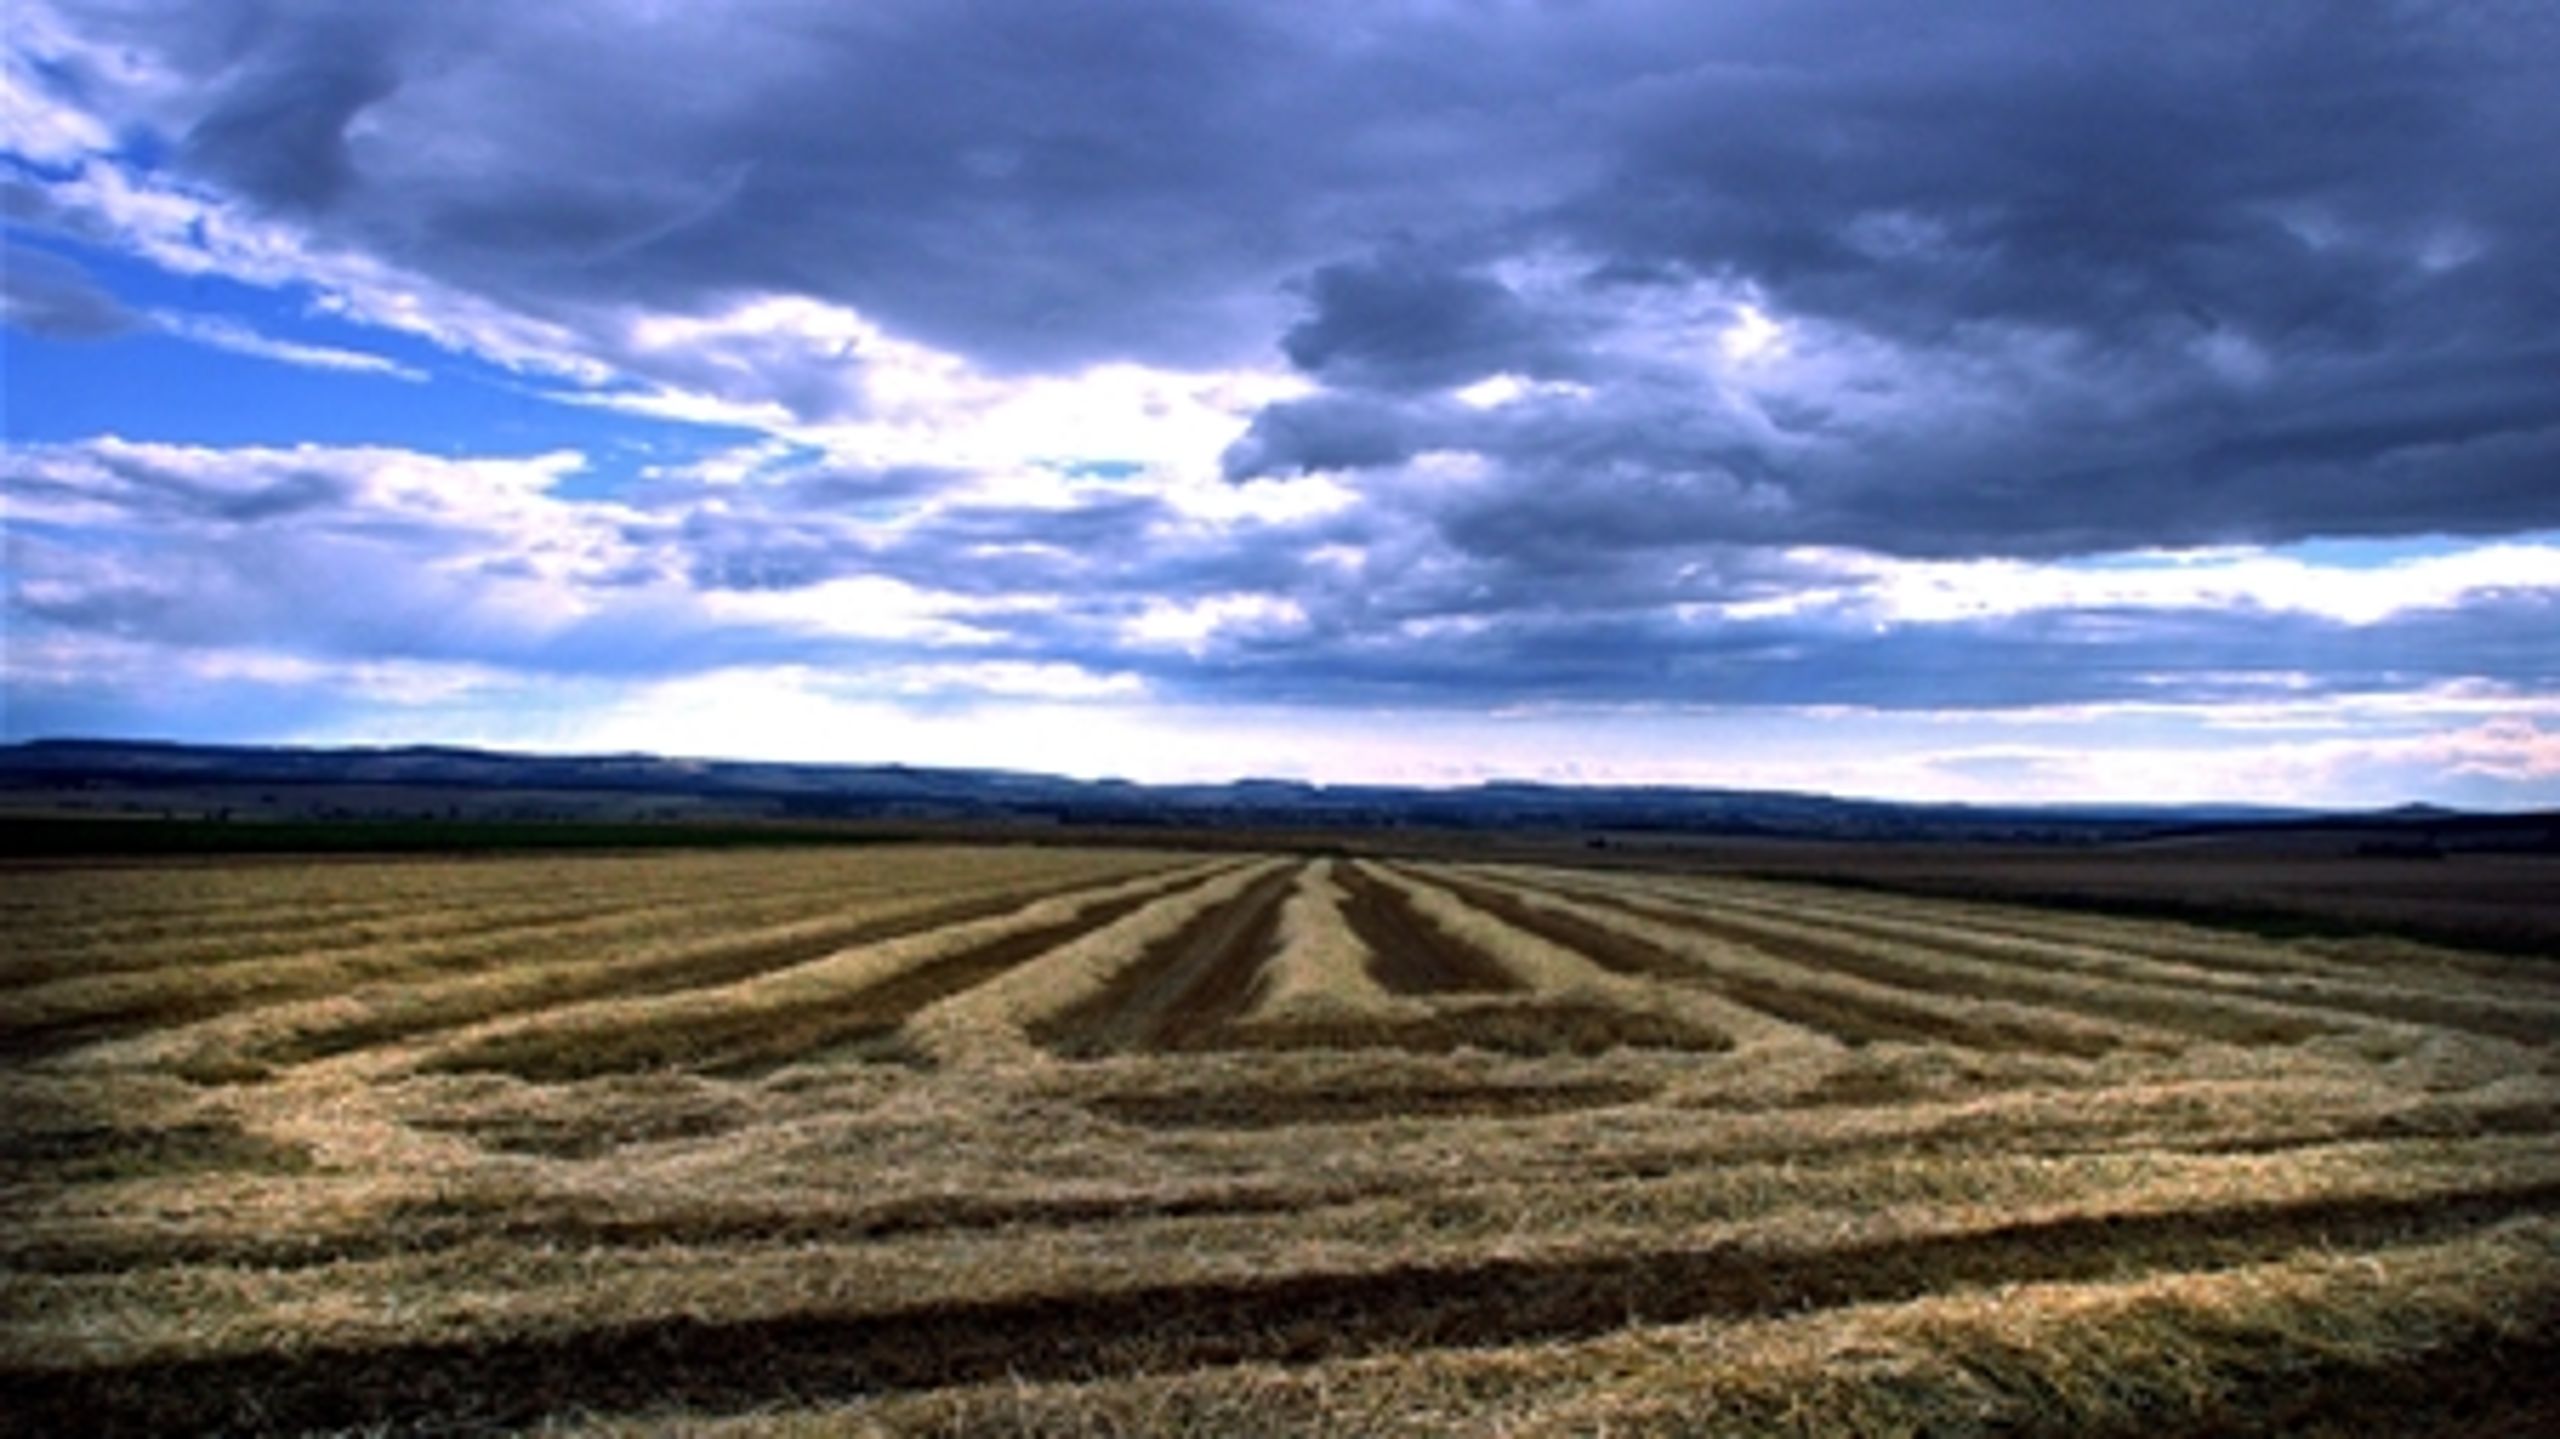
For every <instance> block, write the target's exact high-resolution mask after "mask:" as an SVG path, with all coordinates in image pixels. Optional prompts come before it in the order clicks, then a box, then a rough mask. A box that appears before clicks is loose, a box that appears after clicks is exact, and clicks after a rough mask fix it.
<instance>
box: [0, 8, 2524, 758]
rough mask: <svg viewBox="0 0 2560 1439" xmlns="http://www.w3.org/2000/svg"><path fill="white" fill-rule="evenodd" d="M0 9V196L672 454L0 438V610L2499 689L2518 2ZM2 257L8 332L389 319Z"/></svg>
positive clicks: (1013, 660)
mask: <svg viewBox="0 0 2560 1439" xmlns="http://www.w3.org/2000/svg"><path fill="white" fill-rule="evenodd" d="M23 8H24V10H25V11H26V14H25V16H24V17H23V18H22V20H20V21H19V22H18V23H15V24H14V25H13V33H12V36H11V50H10V58H9V67H10V68H9V70H8V72H7V78H8V80H9V84H8V87H7V98H6V100H5V102H0V144H5V146H6V149H7V152H8V155H9V159H8V161H7V162H6V171H5V174H0V183H5V186H6V195H7V201H8V206H9V212H10V214H11V216H12V218H13V221H15V222H16V223H17V224H19V225H20V226H22V227H23V228H24V229H25V230H26V232H27V233H28V234H29V235H30V236H31V237H33V239H34V242H35V244H38V245H41V244H54V243H56V242H57V241H58V240H60V239H63V238H68V239H70V240H73V241H76V242H78V243H79V244H80V245H85V246H94V247H105V248H112V249H117V250H120V251H122V252H124V253H126V254H128V255H130V256H132V257H135V258H137V259H139V260H141V261H144V262H147V263H149V264H151V265H154V266H157V267H159V268H161V269H163V270H166V271H168V272H171V273H173V274H179V275H218V276H223V277H227V278H230V279H234V280H239V281H243V282H246V283H248V284H252V285H258V286H264V287H268V288H271V289H276V290H280V291H285V292H288V293H290V294H292V295H294V296H296V297H298V298H300V299H302V300H304V301H305V302H307V303H309V304H311V305H313V306H315V307H317V308H319V309H321V310H323V311H326V312H328V313H330V314H331V315H333V316H334V317H336V318H338V319H341V320H345V321H348V322H352V323H354V324H357V325H363V326H372V327H377V328H381V329H387V330H396V331H399V332H402V333H405V334H408V335H412V336H418V337H423V338H425V339H427V340H429V341H432V342H433V343H435V344H438V345H442V346H445V347H447V348H450V349H453V350H456V351H460V352H464V353H467V354H469V355H472V356H476V357H478V358H480V359H482V360H486V361H489V362H491V363H494V364H497V365H500V366H504V367H506V368H508V369H510V370H513V371H516V372H517V375H518V377H519V382H520V383H523V384H525V385H527V386H529V387H530V388H531V389H533V390H534V391H535V392H536V393H538V394H540V395H543V396H546V397H549V398H552V399H557V400H560V401H563V402H567V403H575V404H578V405H583V406H588V407H591V408H592V409H595V410H600V411H603V412H606V414H605V416H604V418H607V419H610V418H612V417H613V414H612V412H625V413H631V414H645V415H649V416H654V417H659V418H662V419H674V420H680V421H694V422H700V423H703V424H706V425H713V426H718V427H722V430H723V432H724V435H725V438H724V439H723V440H722V441H721V442H720V445H719V447H718V448H717V451H716V452H715V453H709V454H706V455H696V456H694V457H692V458H689V459H688V458H681V457H678V458H667V457H654V456H653V457H651V459H650V460H649V461H648V462H646V463H645V464H641V465H638V466H636V467H635V469H636V470H637V471H638V472H637V473H636V474H634V475H632V476H629V477H616V478H614V479H612V480H606V479H604V478H602V476H601V474H600V472H599V470H598V469H597V468H596V467H595V465H594V464H593V463H592V462H590V468H589V469H588V470H586V471H580V472H579V473H582V474H585V475H586V476H587V477H588V478H589V480H590V481H591V482H592V485H593V488H592V489H591V491H590V492H588V493H586V494H585V495H584V496H583V497H581V498H571V497H570V496H568V495H566V494H564V493H562V492H560V491H559V490H558V489H557V488H555V486H556V482H557V481H558V480H559V479H560V478H561V477H562V475H563V474H564V473H567V471H566V470H564V469H563V468H562V467H563V466H564V465H567V464H570V463H574V462H571V461H559V460H554V459H526V458H524V457H514V458H507V457H494V456H484V457H477V458H475V457H469V456H459V457H456V456H446V457H443V458H431V457H428V456H426V455H424V454H423V453H420V452H421V451H423V450H425V449H426V448H428V446H427V444H426V442H425V441H423V440H418V441H415V442H412V443H406V444H400V443H385V444H383V445H380V446H375V447H371V448H368V449H344V450H330V451H316V450H315V451H294V450H291V449H289V448H287V449H266V450H254V451H251V450H239V451H211V450H188V449H185V448H184V447H168V446H161V447H153V446H149V445H146V444H142V443H139V442H126V441H114V440H107V439H95V440H92V441H90V442H88V443H85V444H76V445H65V446H57V447H21V448H20V450H19V451H18V452H16V453H13V455H12V457H11V460H10V466H11V468H10V472H9V483H10V485H11V488H12V493H13V503H18V504H23V505H25V506H28V507H29V508H28V509H27V510H26V511H25V513H27V514H30V515H38V516H40V517H42V519H43V522H44V523H45V524H46V525H47V526H51V527H52V528H49V529H47V530H45V531H43V532H41V533H34V532H31V533H30V534H28V535H27V536H25V537H23V538H21V537H18V536H14V535H13V537H12V538H13V543H14V544H15V545H16V546H17V550H16V551H15V552H14V553H13V556H12V559H13V565H12V569H13V584H14V585H15V586H16V588H15V590H14V592H13V599H12V604H13V606H15V607H16V610H17V613H18V614H19V615H21V616H24V617H27V618H28V619H29V620H31V621H33V622H35V623H36V624H38V625H39V626H42V627H47V633H49V634H57V635H67V636H101V635H109V634H114V635H123V636H126V637H128V638H132V637H136V636H140V637H146V638H148V637H153V636H156V637H158V638H159V639H160V640H161V641H163V642H166V643H171V644H178V643H187V644H204V645H216V646H225V645H227V646H231V647H234V648H242V649H255V650H257V651H258V652H260V653H276V654H286V655H303V656H320V655H329V656H335V657H338V658H340V659H344V660H347V661H349V662H353V661H354V660H355V659H357V658H359V657H370V658H373V659H385V658H396V659H399V660H400V661H401V662H404V663H409V662H414V663H421V664H428V663H434V664H446V663H450V664H473V663H493V664H501V665H507V666H515V667H519V668H521V669H523V670H525V671H526V672H540V673H544V674H557V675H565V674H573V673H575V674H627V675H645V676H646V677H647V678H648V680H649V682H651V683H664V684H675V683H680V682H681V676H682V675H684V674H687V673H696V672H708V671H710V670H722V671H724V672H725V671H727V670H738V671H740V672H745V671H750V670H752V671H754V672H756V673H768V672H779V671H780V670H783V669H787V668H789V667H791V666H804V667H824V666H828V665H843V666H847V667H868V670H869V671H870V672H876V673H877V674H879V675H882V676H904V677H905V678H904V679H891V678H884V679H882V681H881V684H882V685H883V686H885V687H887V688H888V689H891V690H895V689H897V688H898V687H899V686H900V685H907V686H909V689H908V691H905V692H912V693H924V692H927V691H930V690H933V689H935V688H936V687H939V686H943V685H945V684H946V683H947V684H949V685H953V686H963V687H965V683H966V682H967V680H968V677H970V676H975V677H978V678H979V679H982V680H984V681H986V683H985V685H984V686H982V687H983V688H985V689H987V690H989V691H990V692H997V693H1015V692H1019V693H1021V694H1025V695H1028V694H1033V693H1039V694H1044V695H1049V696H1052V697H1053V698H1058V699H1059V701H1060V702H1067V701H1068V700H1072V699H1074V698H1075V697H1078V696H1082V697H1084V698H1087V699H1096V698H1101V697H1103V696H1106V695H1108V696H1116V697H1118V698H1120V699H1128V698H1130V697H1131V696H1133V695H1139V694H1143V695H1144V696H1147V697H1149V698H1150V699H1151V700H1156V701H1162V702H1168V703H1169V702H1173V701H1175V700H1192V701H1197V702H1200V703H1234V704H1249V705H1263V704H1272V705H1277V704H1294V705H1307V706H1317V707H1323V706H1363V705H1406V706H1419V707H1424V708H1430V707H1435V706H1436V707H1443V708H1450V709H1457V708H1467V707H1473V708H1476V709H1480V710H1481V709H1485V708H1489V707H1499V706H1506V705H1515V706H1516V705H1530V706H1536V705H1547V704H1568V705H1570V704H1591V705H1602V706H1616V705H1645V704H1666V705H1674V706H1678V705H1689V704H1743V705H1767V706H1826V705H1828V706H1866V707H1873V708H1876V709H1879V710H1889V711H1894V712H1897V713H1917V712H1920V711H1922V710H1925V709H1928V708H1931V707H1941V706H1949V705H1954V706H1978V707H2000V708H2007V709H2011V710H2014V711H2020V712H2023V711H2025V710H2030V709H2037V708H2039V707H2041V708H2043V709H2046V710H2051V709H2052V708H2054V707H2058V706H2072V705H2082V706H2105V705H2115V706H2128V705H2140V704H2146V703H2153V702H2160V701H2163V700H2165V701H2167V702H2171V703H2177V702H2188V701H2192V702H2196V703H2212V704H2217V705H2239V704H2243V703H2246V702H2249V701H2251V700H2252V699H2253V698H2254V699H2263V698H2264V696H2263V693H2262V691H2263V690H2264V689H2265V688H2266V687H2267V686H2268V685H2269V684H2271V683H2273V681H2272V680H2271V678H2270V677H2274V676H2301V677H2304V678H2303V680H2302V683H2301V685H2300V686H2299V689H2298V692H2297V697H2298V698H2301V699H2302V700H2303V701H2304V702H2318V701H2320V700H2322V699H2323V698H2324V697H2329V696H2336V695H2343V694H2349V693H2358V694H2361V693H2377V692H2379V693H2389V692H2432V691H2434V690H2438V689H2441V688H2442V687H2444V686H2448V685H2460V684H2496V685H2501V686H2505V687H2507V691H2506V692H2509V693H2514V694H2518V695H2526V694H2529V693H2533V692H2539V691H2538V688H2537V687H2548V686H2551V685H2554V684H2560V676H2555V675H2554V674H2553V670H2554V661H2553V659H2552V656H2551V654H2550V651H2549V646H2548V644H2547V641H2542V640H2540V639H2539V638H2538V637H2539V636H2541V635H2544V634H2547V633H2548V632H2549V626H2550V624H2551V622H2552V620H2553V618H2554V616H2553V610H2554V607H2555V602H2556V601H2555V584H2554V580H2553V576H2552V573H2551V566H2552V563H2553V550H2552V548H2551V545H2550V543H2549V539H2548V537H2549V534H2550V533H2551V532H2553V531H2555V530H2560V487H2555V486H2554V485H2553V484H2552V483H2550V477H2551V476H2552V475H2553V474H2555V473H2560V388H2555V387H2554V386H2553V385H2552V384H2551V376H2552V375H2553V374H2554V373H2555V372H2560V370H2556V369H2555V367H2560V341H2555V340H2554V339H2553V338H2552V337H2553V336H2555V335H2560V287H2555V285H2554V283H2553V280H2552V278H2551V268H2550V266H2549V264H2548V256H2549V253H2550V250H2551V245H2550V237H2551V236H2552V235H2553V233H2555V229H2560V171H2554V170H2553V169H2552V167H2549V166H2547V165H2541V166H2538V165H2532V164H2529V163H2520V161H2519V159H2518V157H2520V156H2530V155H2538V154H2540V153H2542V152H2545V151H2548V150H2551V149H2553V148H2554V147H2555V146H2560V98H2555V95H2556V94H2560V92H2555V91H2554V90H2553V88H2552V87H2551V86H2550V85H2549V83H2548V75H2547V73H2546V72H2547V69H2548V65H2547V59H2548V57H2549V56H2551V55H2553V54H2555V53H2560V19H2556V18H2555V17H2553V16H2551V15H2548V14H2544V13H2541V12H2539V11H2535V10H2533V9H2531V8H2530V7H2522V8H2519V7H2492V8H2487V9H2476V8H2460V7H2438V6H2423V5H2400V6H2395V5H2385V6H2374V7H2364V8H2361V9H2359V10H2358V11H2356V13H2355V14H2354V16H2353V17H2352V18H2351V19H2349V18H2342V17H2341V15H2340V14H2339V13H2338V12H2336V11H2334V10H2333V9H2331V8H2329V7H2322V6H2308V5H2306V6H2294V5H2277V6H2273V7H2262V8H2260V9H2256V10H2253V11H2251V12H2250V13H2249V14H2248V15H2247V16H2245V17H2243V16H2235V15H2234V14H2232V13H2231V12H2230V11H2229V9H2228V7H2221V6H2213V5H2206V4H2201V3H2196V4H2187V3H2172V4H2164V5H2154V6H2145V7H2138V8H2132V9H2124V10H2121V11H2113V12H2109V13H2104V14H2098V13H2092V12H2089V11H2088V10H2087V9H2085V7H2054V6H2050V5H2044V4H2037V3H2029V0H1959V3H1954V4H1947V5H1934V6H1931V7H1928V8H1927V9H1926V10H1925V11H1908V12H1906V11H1905V10H1903V9H1900V8H1896V7H1889V6H1876V5H1865V4H1850V3H1845V0H1843V3H1827V0H1826V3H1815V4H1801V3H1792V0H1790V3H1775V0H1772V3H1765V4H1764V3H1746V4H1737V5H1718V6H1712V7H1700V6H1696V5H1690V4H1674V3H1668V0H1664V2H1663V3H1654V0H1631V3H1624V4H1613V5H1607V6H1572V7H1567V6H1543V5H1486V6H1446V5H1436V4H1412V5H1385V6H1380V5H1373V4H1365V3H1363V4H1352V3H1348V0H1345V3H1340V4H1336V3H1331V0H1326V3H1319V4H1309V5H1266V6H1254V5H1216V6H1202V5H1194V4H1182V3H1169V0H1106V3H1103V4H1100V5H1084V6H1076V7H1071V8H1061V7H1058V6H1055V5H1048V4H1040V3H1033V0H963V3H922V0H915V3H910V0H891V3H879V4H866V5H863V6H859V7H845V6H842V5H836V4H828V3H820V0H758V3H755V4H750V5H745V6H732V7H723V8H722V9H721V10H720V12H719V13H717V14H713V13H711V12H709V11H703V10H696V9H693V8H688V7H682V6H673V7H670V6H662V5H645V6H644V5H633V4H625V3H613V0H561V3H556V4H543V5H531V6H528V5H497V4H492V3H486V0H459V3H453V4H446V5H437V6H433V7H424V8H420V7H408V8H404V9H397V10H394V9H384V8H379V7H375V8H365V7H357V8H347V7H313V6H304V5H293V4H279V3H269V0H192V3H186V4H179V3H175V0H166V3H163V0H27V3H26V4H25V6H24V7H23ZM564 60H573V62H574V63H564ZM48 236H51V237H54V238H53V239H48V238H46V237H48ZM7 276H8V281H7V294H8V306H9V309H8V314H9V317H10V323H11V324H12V325H14V326H17V327H19V328H21V329H22V330H24V331H26V332H29V333H34V334H39V335H44V336H48V337H57V338H77V337H91V338H98V339H102V340H104V339H112V338H113V337H114V336H116V335H119V334H126V333H132V332H136V331H140V330H148V329H157V330H159V331H162V332H164V333H168V334H172V335H176V336H178V337H180V338H185V339H190V340H192V341H194V342H197V343H199V344H202V345H209V346H214V347H219V348H223V349H226V350H229V351H232V352H236V353H240V354H244V355H251V356H257V357H262V358H266V359H270V360H278V361H283V362H286V363H291V364H299V365H311V366H321V367H328V368H335V369H339V370H342V371H345V372H348V373H351V374H357V375H365V374H370V375H374V376H378V377H383V378H408V377H411V376H413V375H414V373H415V372H414V371H413V370H409V369H406V368H404V367H402V366H401V365H399V364H396V363H394V362H392V361H390V360H387V359H384V358H381V357H378V356H374V355H370V354H367V353H365V352H363V351H361V350H358V349H347V348H338V347H334V346H317V345H307V344H301V343H298V342H294V341H290V340H283V339H278V338H275V337H274V336H273V335H270V334H268V333H266V332H264V331H263V330H261V329H258V328H254V327H249V326H245V325H243V324H242V323H241V322H240V321H238V320H237V319H235V318H230V317H224V316H219V315H212V314H199V313H195V312H194V311H192V310H190V311H188V312H185V313H178V312H172V311H166V310H163V309H157V308H154V307H153V306H150V305H131V304H128V303H126V302H125V301H122V300H119V299H118V298H117V297H116V296H114V295H112V294H110V293H108V292H107V291H106V290H105V289H103V288H101V287H99V286H98V285H97V284H96V283H95V282H94V281H93V280H91V279H90V278H89V277H88V276H86V275H85V274H83V273H82V272H81V271H80V270H79V269H78V267H76V266H73V265H70V264H69V262H67V261H64V260H61V259H60V258H59V257H58V256H55V255H53V254H52V253H51V252H49V251H43V250H39V249H36V248H32V247H30V246H13V247H12V251H11V258H10V263H9V267H8V271H7ZM739 431H743V432H744V436H745V437H744V438H743V439H741V438H739V436H738V435H737V433H736V432H739ZM75 534H76V535H77V542H74V540H73V538H71V536H73V535H75ZM2323 537H2377V538H2395V537H2397V538H2406V539H2411V540H2421V541H2423V542H2424V543H2425V544H2427V545H2429V546H2432V547H2433V551H2432V553H2431V554H2430V555H2424V556H2417V557H2413V558H2406V559H2402V560H2395V561H2393V562H2391V563H2388V564H2384V565H2381V566H2379V567H2376V566H2370V565H2362V566H2357V565H2348V564H2344V563H2335V562H2331V561H2328V560H2324V559H2321V558H2319V557H2318V556H2317V555H2316V554H2313V553H2310V552H2308V551H2304V550H2303V549H2302V546H2303V545H2304V542H2306V541H2312V540H2316V539H2320V538H2323ZM152 546H158V547H159V548H160V552H161V553H164V554H165V553H177V554H183V555H184V556H186V560H185V573H183V574H171V573H168V572H166V570H165V569H162V570H155V568H154V567H153V566H152V565H151V564H148V563H146V562H145V561H144V560H143V558H142V555H143V554H144V552H145V551H146V549H148V548H150V547H152ZM2206 547H2221V548H2220V549H2218V550H2215V551H2214V553H2216V554H2218V555H2219V556H2220V557H2219V558H2208V559H2195V558H2192V557H2190V558H2188V559H2183V560H2171V559H2163V558H2159V557H2160V556H2161V555H2163V554H2164V553H2168V552H2192V551H2198V550H2200V549H2204V548H2206ZM339 583H347V584H353V585H356V586H357V590H358V592H359V593H364V594H366V595H368V596H369V598H368V600H367V601H366V602H364V603H361V604H356V605H339V606H330V605H326V604H322V603H319V602H318V601H317V599H316V598H315V597H316V595H317V594H319V593H320V592H321V591H322V590H323V589H324V588H325V587H326V586H329V585H334V584H339ZM1097 677H1099V678H1097ZM1097 686H1098V687H1099V688H1097Z"/></svg>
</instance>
